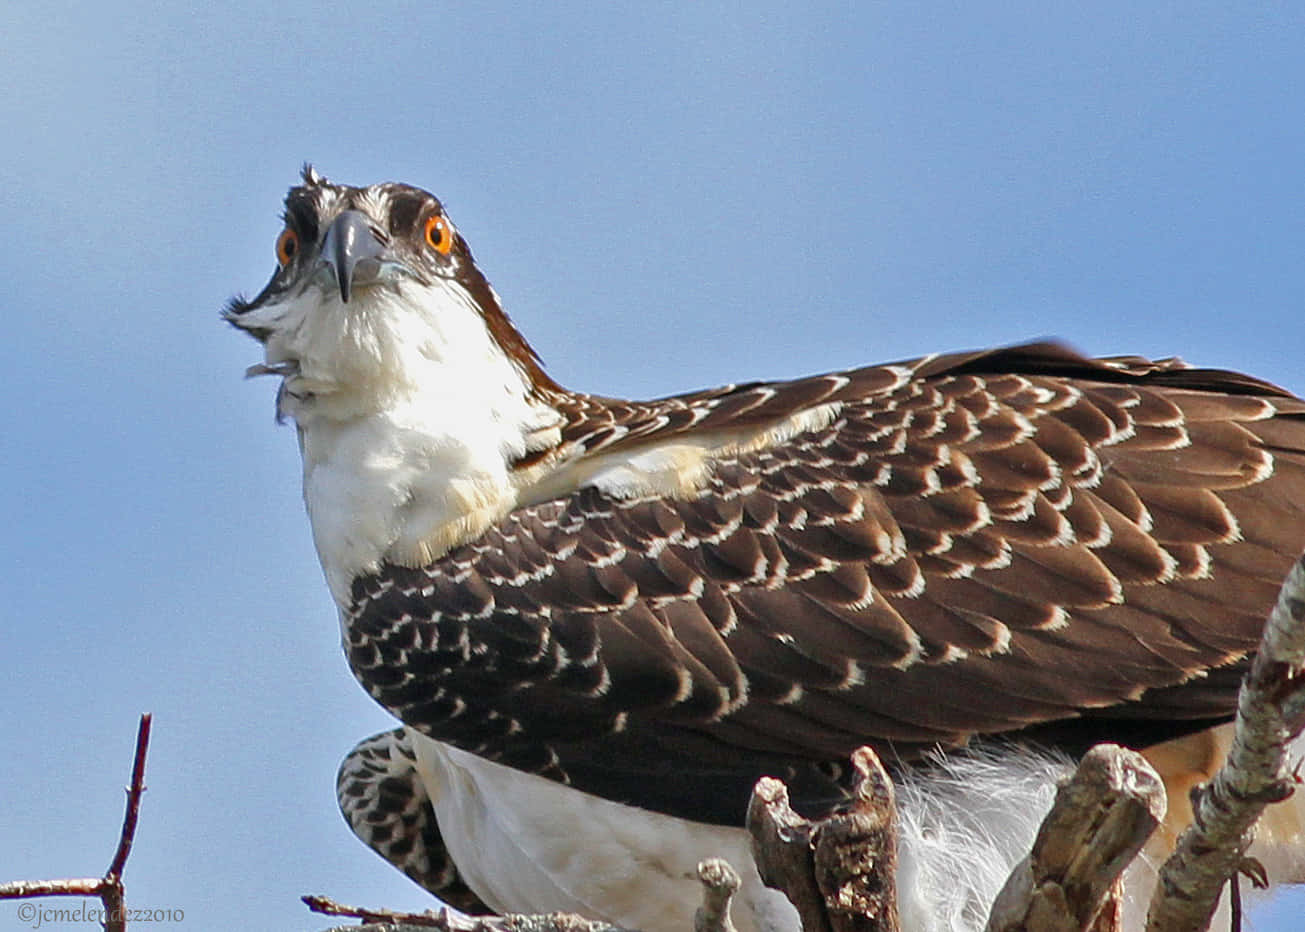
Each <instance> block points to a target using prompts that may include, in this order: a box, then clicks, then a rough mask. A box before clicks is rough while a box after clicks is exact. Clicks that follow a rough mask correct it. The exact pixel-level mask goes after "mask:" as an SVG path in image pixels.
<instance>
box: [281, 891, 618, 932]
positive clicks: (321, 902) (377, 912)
mask: <svg viewBox="0 0 1305 932" xmlns="http://www.w3.org/2000/svg"><path fill="white" fill-rule="evenodd" d="M300 899H301V900H303V901H304V905H306V906H307V907H308V908H309V909H310V910H312V911H313V912H315V913H322V914H324V915H327V916H348V917H350V918H353V919H361V920H363V921H364V922H366V923H377V924H379V925H383V926H385V927H386V928H393V927H394V926H396V925H398V926H407V927H417V928H423V929H440V930H442V932H632V930H629V929H623V928H621V927H620V926H614V925H611V924H610V923H606V922H601V921H598V920H593V919H585V918H583V917H581V916H577V915H575V914H573V913H541V914H539V915H535V916H517V915H506V916H469V915H467V914H466V913H463V912H459V911H458V910H456V909H451V908H450V907H447V906H446V907H444V908H442V909H440V910H438V911H436V910H427V911H426V912H424V913H407V912H398V911H395V910H389V909H367V908H365V907H360V906H346V905H345V904H343V903H337V902H336V901H335V900H333V899H331V898H330V897H329V896H311V895H310V896H302V897H300Z"/></svg>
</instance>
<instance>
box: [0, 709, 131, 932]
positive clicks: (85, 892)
mask: <svg viewBox="0 0 1305 932" xmlns="http://www.w3.org/2000/svg"><path fill="white" fill-rule="evenodd" d="M150 722H151V717H150V715H149V714H148V713H147V714H145V715H142V716H141V717H140V726H139V727H138V728H137V730H136V755H135V758H134V760H133V763H132V768H131V785H130V786H129V787H128V788H127V812H126V814H125V815H124V816H123V819H122V831H121V832H120V833H119V835H118V847H117V849H116V850H115V851H114V853H113V860H112V861H111V862H109V869H108V870H107V871H105V873H104V876H103V877H86V878H76V879H68V880H18V881H14V882H12V883H6V884H0V900H12V899H31V898H33V897H44V896H97V897H99V898H100V902H101V903H103V904H104V914H105V921H104V930H105V932H126V929H127V910H126V908H125V906H124V903H123V886H122V871H123V868H125V867H126V865H127V855H129V854H131V845H132V841H133V840H135V837H136V822H137V820H138V819H139V817H140V801H141V796H142V795H143V794H144V792H145V756H146V754H147V753H148V751H149V744H150Z"/></svg>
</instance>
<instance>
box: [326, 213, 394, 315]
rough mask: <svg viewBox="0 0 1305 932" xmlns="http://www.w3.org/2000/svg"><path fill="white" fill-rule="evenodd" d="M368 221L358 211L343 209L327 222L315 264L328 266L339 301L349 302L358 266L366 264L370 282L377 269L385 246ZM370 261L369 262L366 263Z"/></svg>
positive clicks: (365, 216)
mask: <svg viewBox="0 0 1305 932" xmlns="http://www.w3.org/2000/svg"><path fill="white" fill-rule="evenodd" d="M372 226H373V225H372V221H371V220H370V218H368V216H367V215H366V214H364V213H363V212H362V211H359V210H346V211H343V212H341V213H340V215H339V216H338V217H336V218H335V219H334V220H332V221H331V225H330V227H328V228H327V230H326V236H325V237H323V239H322V251H321V258H320V259H319V260H318V261H319V262H321V263H323V264H325V265H326V266H328V267H330V269H331V273H332V275H333V277H334V278H335V283H336V285H337V286H338V287H339V289H340V300H341V301H343V302H344V303H345V304H348V303H349V296H350V295H351V294H352V293H353V285H354V273H355V271H358V266H359V264H360V263H364V262H365V263H366V266H367V267H368V268H367V269H366V271H367V272H370V273H372V274H369V275H366V278H367V279H368V280H370V279H371V278H373V277H374V274H375V272H376V271H379V269H380V260H381V259H382V257H383V256H384V253H385V245H384V244H383V243H382V242H381V241H380V240H379V239H378V238H377V236H376V234H375V233H374V232H373V230H372ZM368 260H371V261H368Z"/></svg>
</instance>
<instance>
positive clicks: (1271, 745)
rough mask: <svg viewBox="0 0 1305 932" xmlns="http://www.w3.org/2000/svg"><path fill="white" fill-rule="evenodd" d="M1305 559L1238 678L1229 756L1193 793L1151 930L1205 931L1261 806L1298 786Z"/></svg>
mask: <svg viewBox="0 0 1305 932" xmlns="http://www.w3.org/2000/svg"><path fill="white" fill-rule="evenodd" d="M1302 668H1305V564H1303V563H1302V561H1301V560H1298V561H1297V562H1296V563H1294V564H1293V565H1292V568H1291V571H1290V572H1289V573H1288V574H1287V579H1286V581H1285V582H1284V583H1283V585H1282V590H1281V592H1280V593H1279V595H1278V602H1277V604H1276V605H1275V606H1274V608H1273V612H1272V613H1271V614H1270V615H1269V623H1268V626H1267V627H1266V628H1265V631H1264V638H1263V640H1262V641H1261V643H1260V649H1259V652H1258V653H1257V654H1256V656H1255V660H1254V662H1253V663H1252V665H1251V672H1250V673H1249V674H1248V675H1247V677H1246V680H1245V682H1243V684H1242V690H1241V693H1240V695H1239V696H1238V701H1237V725H1236V732H1235V734H1234V737H1233V744H1232V748H1231V750H1230V751H1229V752H1228V760H1227V761H1225V763H1224V765H1223V766H1222V767H1221V768H1220V769H1219V771H1218V772H1217V773H1216V774H1215V775H1214V779H1212V780H1211V781H1210V782H1209V783H1207V784H1206V785H1205V786H1204V787H1202V788H1201V789H1199V790H1198V791H1196V792H1195V793H1194V794H1193V801H1192V810H1193V813H1194V815H1195V818H1194V819H1193V822H1192V825H1191V826H1190V827H1189V828H1188V829H1187V831H1185V832H1184V833H1183V834H1182V836H1180V837H1179V839H1178V843H1177V846H1176V847H1175V849H1174V853H1173V855H1172V856H1171V857H1170V858H1169V860H1168V861H1166V862H1165V864H1164V866H1163V867H1162V868H1161V870H1160V875H1159V878H1158V879H1157V881H1156V888H1155V893H1154V895H1153V898H1152V902H1151V911H1150V914H1149V915H1148V917H1147V930H1148V932H1177V930H1186V929H1203V928H1205V927H1206V926H1207V925H1208V924H1209V922H1210V918H1211V916H1213V915H1214V910H1215V908H1216V907H1217V906H1218V903H1219V894H1220V893H1221V891H1222V890H1223V887H1224V884H1226V883H1227V882H1228V880H1229V878H1231V877H1232V876H1233V875H1234V874H1235V873H1236V872H1237V871H1238V870H1239V869H1244V868H1247V867H1252V865H1248V864H1247V862H1246V851H1247V849H1248V848H1249V847H1250V844H1251V841H1252V840H1253V838H1254V828H1255V822H1256V821H1257V820H1258V819H1259V817H1260V815H1261V813H1263V811H1264V809H1265V807H1266V806H1268V805H1269V804H1270V803H1275V802H1279V801H1281V800H1284V799H1286V798H1287V797H1288V796H1290V795H1291V794H1292V792H1293V791H1294V789H1295V786H1296V782H1297V780H1296V775H1295V774H1294V772H1293V764H1292V762H1291V761H1290V760H1289V759H1288V754H1287V745H1288V744H1289V742H1290V741H1291V740H1292V739H1293V738H1295V737H1296V736H1297V735H1299V734H1300V733H1301V729H1302V727H1303V726H1305V676H1302Z"/></svg>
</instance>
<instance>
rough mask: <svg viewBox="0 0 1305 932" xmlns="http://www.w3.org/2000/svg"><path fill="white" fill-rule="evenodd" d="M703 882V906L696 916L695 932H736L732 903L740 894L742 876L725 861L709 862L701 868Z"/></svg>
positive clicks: (694, 918) (713, 860) (699, 868)
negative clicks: (731, 912)
mask: <svg viewBox="0 0 1305 932" xmlns="http://www.w3.org/2000/svg"><path fill="white" fill-rule="evenodd" d="M698 880H700V881H702V905H701V906H699V907H698V911H697V912H696V913H694V914H693V932H735V929H734V923H733V922H732V921H731V920H730V901H731V900H732V899H733V898H734V894H735V893H737V892H738V890H739V875H738V872H737V871H735V870H734V868H732V867H730V865H729V864H728V863H727V862H725V861H724V860H722V859H721V858H708V859H707V860H705V861H703V862H702V863H700V864H699V865H698Z"/></svg>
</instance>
